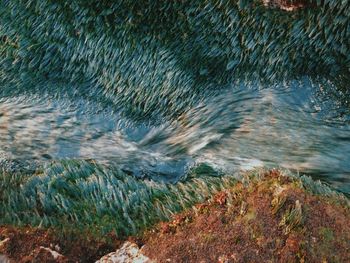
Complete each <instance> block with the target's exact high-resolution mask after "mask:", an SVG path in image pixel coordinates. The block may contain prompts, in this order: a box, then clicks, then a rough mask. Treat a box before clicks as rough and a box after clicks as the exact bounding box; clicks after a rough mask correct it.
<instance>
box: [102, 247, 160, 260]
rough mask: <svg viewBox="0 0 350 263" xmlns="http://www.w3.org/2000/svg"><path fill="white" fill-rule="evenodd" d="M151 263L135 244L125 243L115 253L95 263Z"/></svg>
mask: <svg viewBox="0 0 350 263" xmlns="http://www.w3.org/2000/svg"><path fill="white" fill-rule="evenodd" d="M132 262H137V263H152V262H153V261H151V260H150V259H149V258H148V257H146V256H145V255H143V254H142V252H141V250H140V249H139V247H138V246H137V245H136V244H133V243H130V242H125V243H124V245H123V246H122V247H121V248H120V249H118V250H117V251H116V252H112V253H109V254H108V255H105V256H103V257H102V258H101V259H100V260H98V261H96V263H132Z"/></svg>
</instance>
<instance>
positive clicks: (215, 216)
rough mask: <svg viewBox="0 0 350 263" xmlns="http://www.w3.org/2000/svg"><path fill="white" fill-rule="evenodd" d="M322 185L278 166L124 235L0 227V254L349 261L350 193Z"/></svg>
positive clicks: (11, 257)
mask: <svg viewBox="0 0 350 263" xmlns="http://www.w3.org/2000/svg"><path fill="white" fill-rule="evenodd" d="M315 185H317V187H315ZM322 187H324V188H325V189H327V187H326V186H324V185H322V184H317V183H313V182H311V183H310V181H309V182H306V181H305V180H304V181H303V180H301V179H299V178H298V177H289V176H285V175H284V174H283V173H282V172H280V171H278V170H271V171H264V172H261V173H259V174H258V175H257V174H255V175H254V176H252V175H249V174H248V175H246V176H245V177H244V178H243V180H242V182H239V183H237V184H236V185H235V186H233V187H232V188H229V189H226V190H224V191H221V192H219V193H217V194H215V195H214V196H213V197H212V198H210V199H209V200H207V201H206V202H204V203H201V204H197V205H195V206H194V207H193V208H191V209H189V210H187V211H184V212H182V213H180V214H177V215H175V216H174V218H173V219H172V220H171V221H170V222H161V223H159V224H158V225H156V226H154V227H152V228H151V229H148V230H146V231H145V232H143V233H142V234H140V235H139V236H136V237H129V238H128V239H127V240H125V239H124V238H118V237H117V236H116V235H114V234H113V233H111V234H110V235H108V236H106V237H103V238H101V237H99V238H97V237H90V236H89V235H88V234H83V235H76V236H75V237H74V238H72V236H73V234H72V233H59V234H58V233H56V232H55V230H52V229H51V230H47V229H46V230H45V229H34V228H30V227H23V228H14V227H11V226H1V227H0V255H1V256H0V261H1V262H99V263H105V262H136V261H137V262H350V247H349V244H350V222H349V218H350V205H349V200H348V199H347V198H345V197H344V196H342V195H340V194H338V193H336V192H332V191H328V192H327V191H323V192H324V193H323V194H320V192H322V191H319V193H317V191H316V190H315V189H320V188H322ZM113 251H115V252H113ZM103 255H105V256H103Z"/></svg>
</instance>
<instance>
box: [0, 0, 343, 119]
mask: <svg viewBox="0 0 350 263" xmlns="http://www.w3.org/2000/svg"><path fill="white" fill-rule="evenodd" d="M314 2H315V6H313V7H312V8H306V9H302V10H298V11H295V12H284V11H281V10H276V9H270V8H266V7H265V6H263V5H262V1H257V0H254V1H253V0H251V1H248V0H239V1H238V0H237V1H220V0H205V1H203V0H195V1H154V0H147V1H134V0H127V1H116V0H114V1H98V0H89V1H49V0H42V1H37V0H29V1H22V0H11V1H10V0H5V1H1V3H0V57H1V58H0V85H1V86H0V89H4V88H5V87H7V88H8V90H17V89H20V88H21V87H26V88H29V87H35V86H38V85H39V86H43V88H44V89H45V87H44V86H45V85H44V84H45V83H46V82H49V83H56V84H57V89H59V87H60V86H64V85H66V86H72V84H74V86H79V85H81V86H83V87H87V89H88V90H90V91H91V92H92V91H93V92H96V91H98V93H99V94H101V95H103V96H105V97H107V98H109V99H111V100H112V101H114V103H115V104H116V105H118V107H122V108H123V109H124V110H125V112H127V113H128V114H129V115H131V116H134V117H135V118H136V117H146V116H147V117H150V116H153V117H156V116H159V114H162V115H165V116H168V115H171V116H177V115H179V114H180V113H181V112H183V111H184V110H185V109H187V108H189V107H191V106H192V105H193V104H194V103H196V102H198V100H200V99H201V98H202V96H205V95H204V94H206V93H207V92H208V90H217V89H220V88H225V87H227V86H228V85H231V84H232V83H233V82H234V81H235V80H237V78H238V77H239V78H242V79H245V80H246V81H251V80H252V79H259V80H264V81H273V80H276V79H290V78H295V77H298V76H300V75H324V76H333V77H339V76H340V75H341V76H343V78H347V77H346V76H348V73H349V68H350V52H349V47H350V45H349V39H350V31H349V30H348V25H349V16H348V14H349V13H350V5H349V3H348V1H341V0H337V1H314ZM72 88H73V89H74V88H75V87H72ZM8 92H10V91H8Z"/></svg>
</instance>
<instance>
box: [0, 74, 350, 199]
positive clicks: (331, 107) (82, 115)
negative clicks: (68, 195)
mask: <svg viewBox="0 0 350 263" xmlns="http://www.w3.org/2000/svg"><path fill="white" fill-rule="evenodd" d="M57 93H59V94H60V96H57V94H52V93H45V92H44V93H43V92H38V91H36V92H33V93H26V94H18V93H16V94H10V93H9V94H2V97H1V98H0V154H1V153H2V156H3V158H6V159H7V160H16V161H17V162H21V161H25V162H30V163H36V164H38V165H40V164H42V163H47V162H52V161H54V160H60V159H94V160H97V161H99V162H102V163H106V164H117V165H118V166H119V167H122V169H123V170H125V171H127V172H128V173H130V174H133V175H135V176H137V177H149V176H150V177H154V178H158V179H164V180H167V181H177V180H179V179H180V178H182V177H184V176H186V172H187V171H188V170H189V169H190V168H191V167H193V166H195V165H198V164H201V163H206V164H209V165H210V166H212V167H214V168H215V170H217V171H220V172H224V173H232V174H233V173H235V172H236V171H239V170H247V169H251V168H253V167H259V166H268V167H276V166H277V167H283V168H288V169H291V170H295V171H299V172H301V173H307V174H311V175H313V176H314V177H315V178H319V179H322V180H324V181H326V182H328V183H330V184H331V185H333V186H334V187H336V188H338V189H339V190H342V191H344V192H347V193H350V125H349V116H350V115H349V110H348V107H347V101H346V99H344V98H345V97H346V96H345V95H344V94H342V92H341V91H340V90H339V89H338V88H337V87H336V86H335V85H334V84H333V83H332V82H330V81H327V80H325V79H311V78H309V77H304V78H301V79H299V80H294V81H289V82H280V83H276V84H274V85H264V86H262V85H261V84H259V83H257V82H252V83H245V82H240V81H237V82H236V83H233V84H232V85H231V86H230V87H227V88H225V89H222V90H219V91H217V92H211V93H210V94H208V95H207V96H203V97H202V98H200V99H198V102H196V103H195V105H194V106H193V107H189V108H188V109H187V110H185V111H184V112H183V113H182V114H180V115H179V116H178V117H177V118H172V119H165V118H164V120H163V121H159V120H158V121H156V122H155V121H152V120H146V119H145V120H137V121H135V120H133V119H129V118H128V117H127V115H125V114H123V112H122V111H121V110H116V109H117V108H118V107H117V105H115V107H112V106H111V105H109V106H106V104H103V103H101V101H102V100H103V99H102V97H99V96H95V95H91V96H85V97H84V98H81V97H79V96H71V94H70V93H69V92H64V90H62V89H61V90H59V91H57ZM4 156H5V157H4Z"/></svg>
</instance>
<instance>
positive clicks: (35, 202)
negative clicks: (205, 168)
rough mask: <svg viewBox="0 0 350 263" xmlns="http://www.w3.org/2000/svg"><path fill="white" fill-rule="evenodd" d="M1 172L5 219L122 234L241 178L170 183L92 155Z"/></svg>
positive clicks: (1, 219) (1, 217) (1, 218)
mask: <svg viewBox="0 0 350 263" xmlns="http://www.w3.org/2000/svg"><path fill="white" fill-rule="evenodd" d="M0 177H1V178H0V182H1V183H0V193H1V195H0V201H1V205H0V223H5V224H15V225H26V224H30V225H32V226H43V227H50V226H52V227H63V228H71V227H73V228H76V229H82V230H84V229H85V230H86V229H89V231H90V232H91V233H94V234H97V235H101V234H104V233H108V232H112V231H114V232H115V233H117V234H118V236H125V235H131V234H136V233H137V232H139V231H140V230H141V229H144V228H145V227H148V226H151V225H152V224H154V223H156V222H158V221H161V220H167V219H169V218H170V217H171V216H172V215H173V214H174V213H176V212H179V211H182V210H184V209H186V208H189V207H191V206H192V205H193V204H195V203H198V202H202V201H204V200H206V199H207V198H208V197H209V196H210V195H212V194H213V193H215V192H216V191H219V190H221V189H223V188H226V187H228V186H229V185H230V184H233V183H234V181H235V180H234V178H232V177H231V178H229V177H222V178H221V177H213V176H208V175H204V176H199V177H192V178H190V179H188V180H187V181H186V182H179V183H177V184H175V185H174V184H166V183H161V182H155V181H151V180H138V179H136V178H134V177H132V176H128V175H126V174H124V173H123V172H122V171H121V170H119V169H118V168H117V167H106V166H103V165H99V164H94V163H91V162H86V161H65V162H59V163H55V164H53V165H51V166H50V167H47V168H46V169H43V171H42V172H41V173H40V174H36V175H32V176H30V177H29V178H28V177H26V176H25V175H18V174H17V175H16V174H7V173H1V174H0Z"/></svg>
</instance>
